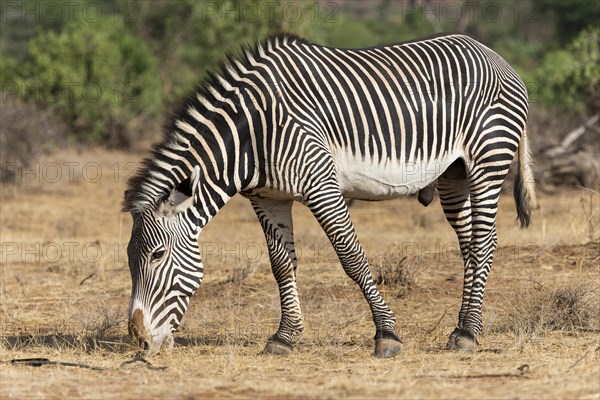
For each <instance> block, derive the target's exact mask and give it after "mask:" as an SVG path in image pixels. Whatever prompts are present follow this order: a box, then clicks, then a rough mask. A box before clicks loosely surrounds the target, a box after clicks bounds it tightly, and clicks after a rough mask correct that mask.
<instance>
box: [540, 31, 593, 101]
mask: <svg viewBox="0 0 600 400" xmlns="http://www.w3.org/2000/svg"><path fill="white" fill-rule="evenodd" d="M599 44H600V29H599V28H594V29H587V30H584V31H582V32H581V33H580V34H579V36H577V37H576V38H575V40H573V41H572V42H571V43H570V44H569V45H568V46H567V47H566V48H565V49H561V50H556V51H552V52H550V53H548V54H546V55H545V57H544V58H543V61H542V63H541V65H540V66H539V67H538V68H537V69H536V71H535V72H534V74H533V77H534V79H535V83H536V87H535V93H534V97H537V99H538V100H539V101H541V102H542V103H543V104H544V105H547V106H551V107H565V108H567V109H569V110H572V111H577V112H585V111H586V109H590V110H592V109H594V108H597V107H598V91H599V89H600V49H599Z"/></svg>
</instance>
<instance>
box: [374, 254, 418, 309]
mask: <svg viewBox="0 0 600 400" xmlns="http://www.w3.org/2000/svg"><path fill="white" fill-rule="evenodd" d="M371 268H372V270H373V274H374V276H375V284H376V285H377V286H378V287H379V286H385V287H389V288H390V289H392V288H393V289H395V290H396V293H395V296H396V297H397V298H399V299H402V298H404V297H405V296H407V295H408V293H409V292H410V291H412V290H414V289H415V288H416V287H417V274H418V273H419V269H418V266H416V265H415V264H414V263H412V262H409V260H408V256H407V255H404V254H402V253H400V254H394V253H384V254H383V255H382V256H381V257H378V258H376V259H375V260H374V261H372V262H371Z"/></svg>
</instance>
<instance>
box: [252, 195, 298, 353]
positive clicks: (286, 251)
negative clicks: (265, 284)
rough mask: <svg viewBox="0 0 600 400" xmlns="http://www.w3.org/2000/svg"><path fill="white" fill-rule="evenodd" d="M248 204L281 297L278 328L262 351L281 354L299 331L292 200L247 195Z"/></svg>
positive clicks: (289, 347) (288, 350)
mask: <svg viewBox="0 0 600 400" xmlns="http://www.w3.org/2000/svg"><path fill="white" fill-rule="evenodd" d="M250 201H251V203H252V207H253V208H254V212H255V213H256V216H257V217H258V220H259V221H260V224H261V226H262V228H263V231H264V233H265V238H266V239H267V247H268V249H269V258H270V260H271V269H272V271H273V275H274V276H275V280H276V281H277V285H278V286H279V298H280V301H281V320H280V322H279V329H277V332H276V333H275V334H274V335H273V336H271V337H270V338H269V340H268V342H267V346H266V347H265V350H264V352H265V353H268V354H276V355H285V354H288V353H289V352H290V351H292V344H293V342H294V340H297V339H298V336H299V335H300V334H301V333H302V332H303V330H304V325H303V320H302V313H301V310H300V299H299V297H298V289H297V287H296V251H295V249H294V233H293V225H292V204H293V201H275V200H267V199H258V198H251V199H250Z"/></svg>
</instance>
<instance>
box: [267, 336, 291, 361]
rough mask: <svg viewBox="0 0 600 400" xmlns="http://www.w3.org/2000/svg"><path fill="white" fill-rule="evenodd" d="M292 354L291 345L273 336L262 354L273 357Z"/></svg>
mask: <svg viewBox="0 0 600 400" xmlns="http://www.w3.org/2000/svg"><path fill="white" fill-rule="evenodd" d="M291 352H292V345H291V344H288V343H285V342H283V341H282V340H281V339H279V338H277V337H276V336H273V337H271V338H270V339H269V341H268V342H267V345H266V346H265V349H264V350H263V354H272V355H274V356H286V355H288V354H290V353H291Z"/></svg>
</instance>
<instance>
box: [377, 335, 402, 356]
mask: <svg viewBox="0 0 600 400" xmlns="http://www.w3.org/2000/svg"><path fill="white" fill-rule="evenodd" d="M400 351H402V341H400V339H399V338H398V336H396V334H394V333H393V332H385V331H377V334H376V335H375V352H374V353H373V355H374V356H375V357H377V358H390V357H394V356H395V355H396V354H398V353H400Z"/></svg>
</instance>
